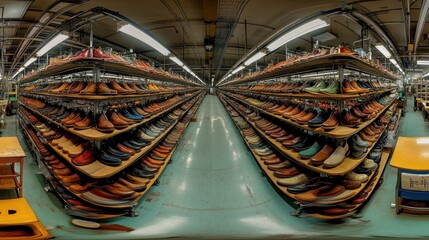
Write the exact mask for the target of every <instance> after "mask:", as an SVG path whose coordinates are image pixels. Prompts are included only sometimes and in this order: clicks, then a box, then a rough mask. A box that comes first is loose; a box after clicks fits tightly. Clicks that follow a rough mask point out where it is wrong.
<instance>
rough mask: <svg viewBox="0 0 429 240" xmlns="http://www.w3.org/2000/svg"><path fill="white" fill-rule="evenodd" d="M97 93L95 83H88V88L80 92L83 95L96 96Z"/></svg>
mask: <svg viewBox="0 0 429 240" xmlns="http://www.w3.org/2000/svg"><path fill="white" fill-rule="evenodd" d="M96 93H97V84H96V83H94V82H90V83H88V85H86V87H85V88H84V89H83V90H82V91H80V92H79V94H82V95H95V94H96Z"/></svg>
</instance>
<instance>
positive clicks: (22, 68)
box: [12, 67, 25, 79]
mask: <svg viewBox="0 0 429 240" xmlns="http://www.w3.org/2000/svg"><path fill="white" fill-rule="evenodd" d="M24 69H25V68H24V67H21V68H19V69H18V71H16V73H15V74H13V76H12V79H13V78H15V77H16V75H18V74H19V73H20V72H22V71H24Z"/></svg>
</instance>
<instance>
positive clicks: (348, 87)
mask: <svg viewBox="0 0 429 240" xmlns="http://www.w3.org/2000/svg"><path fill="white" fill-rule="evenodd" d="M342 93H345V94H347V93H349V94H356V93H359V91H358V90H356V89H354V88H353V86H352V85H351V83H350V81H349V80H347V79H345V80H344V81H343V87H342Z"/></svg>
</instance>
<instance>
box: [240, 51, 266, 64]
mask: <svg viewBox="0 0 429 240" xmlns="http://www.w3.org/2000/svg"><path fill="white" fill-rule="evenodd" d="M265 55H267V54H266V53H264V52H258V53H256V54H255V55H253V56H252V57H251V58H249V59H247V60H246V61H245V62H244V65H246V66H249V65H250V64H252V63H253V62H256V61H258V60H259V59H261V58H262V57H263V56H265Z"/></svg>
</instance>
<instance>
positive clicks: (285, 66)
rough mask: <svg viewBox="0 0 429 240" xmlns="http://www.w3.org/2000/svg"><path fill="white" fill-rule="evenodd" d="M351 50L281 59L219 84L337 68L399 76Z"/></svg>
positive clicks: (375, 74)
mask: <svg viewBox="0 0 429 240" xmlns="http://www.w3.org/2000/svg"><path fill="white" fill-rule="evenodd" d="M356 54H357V53H355V52H352V53H351V54H343V53H332V54H329V53H326V54H325V55H314V56H313V57H312V56H310V57H309V56H305V57H294V58H290V59H288V60H285V61H282V62H280V63H278V64H276V65H273V66H268V67H267V68H266V69H264V70H263V71H261V72H255V73H253V74H250V75H247V76H244V77H242V78H237V79H234V80H231V81H229V82H226V83H224V84H221V85H220V86H226V85H231V84H237V83H246V82H252V81H258V80H263V79H270V78H274V77H276V78H277V77H282V76H288V75H297V74H303V73H310V72H318V71H326V70H331V71H332V70H336V69H338V68H340V67H341V68H344V69H349V70H353V71H357V72H363V73H366V74H369V75H373V76H379V77H383V78H387V79H391V80H396V79H398V78H399V77H398V76H397V75H395V74H393V73H392V72H390V71H388V70H387V69H385V68H384V67H383V66H381V65H380V64H379V63H378V62H377V61H375V62H370V60H368V59H362V58H360V57H359V56H357V55H356Z"/></svg>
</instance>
